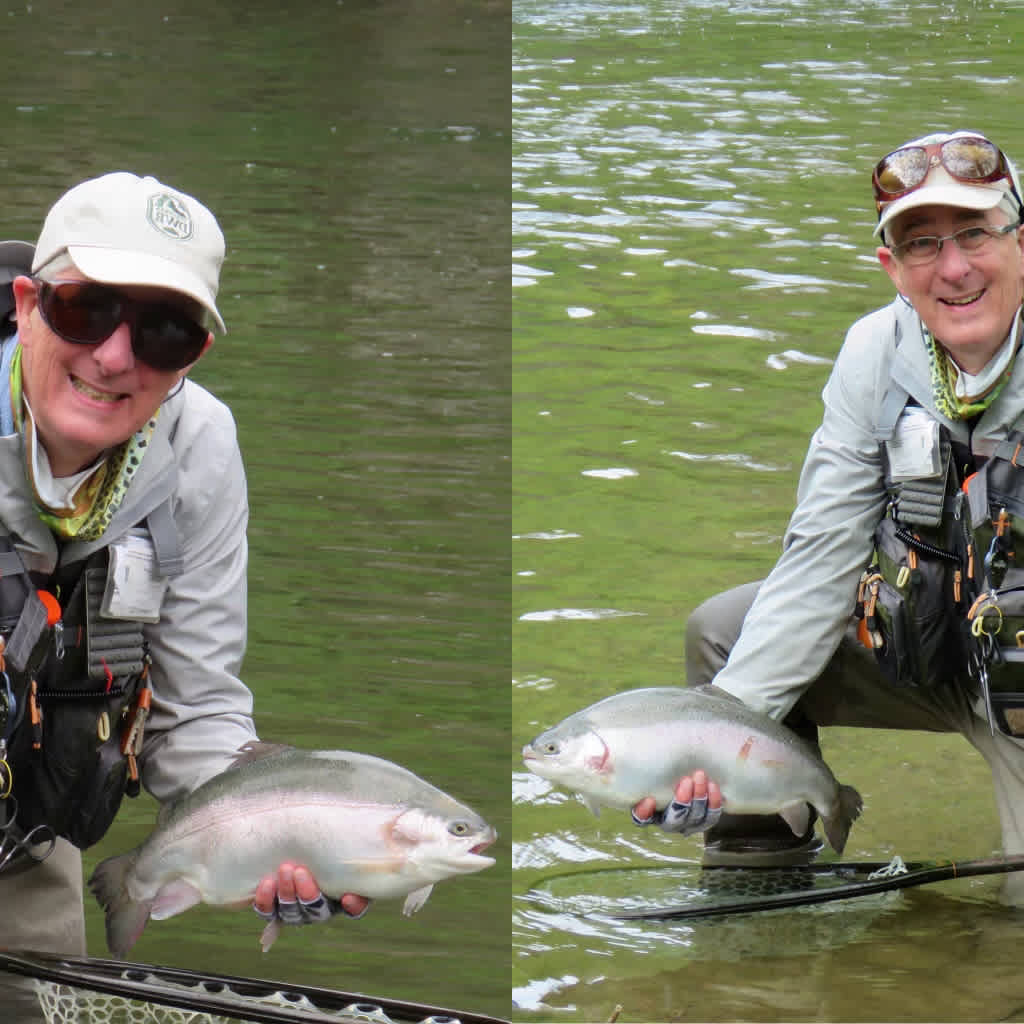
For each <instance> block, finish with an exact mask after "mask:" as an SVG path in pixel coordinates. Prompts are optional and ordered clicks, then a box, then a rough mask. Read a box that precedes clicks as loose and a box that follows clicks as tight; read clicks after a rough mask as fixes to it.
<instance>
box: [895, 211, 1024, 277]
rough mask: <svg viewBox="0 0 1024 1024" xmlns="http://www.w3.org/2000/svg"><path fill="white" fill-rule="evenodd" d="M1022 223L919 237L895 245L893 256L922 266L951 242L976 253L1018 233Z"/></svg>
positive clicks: (979, 227)
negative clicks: (1015, 232) (996, 240)
mask: <svg viewBox="0 0 1024 1024" xmlns="http://www.w3.org/2000/svg"><path fill="white" fill-rule="evenodd" d="M1020 223H1021V222H1020V221H1019V220H1018V221H1014V223H1012V224H1007V225H1006V226H1005V227H1000V228H995V227H991V226H990V225H987V224H972V225H971V226H970V227H966V228H961V229H960V230H959V231H954V232H953V234H951V235H919V236H918V237H917V238H908V239H907V240H906V241H905V242H900V244H899V245H894V246H893V247H892V254H893V255H894V256H895V257H896V259H898V260H901V261H902V262H904V263H907V264H910V265H911V266H921V265H922V264H924V263H931V261H932V260H934V259H936V258H937V257H938V255H939V253H940V252H942V247H943V245H945V244H946V242H950V241H951V242H953V243H954V244H955V245H956V247H957V248H958V249H959V250H960V251H961V252H965V253H975V252H979V251H980V250H982V249H983V248H984V247H985V246H986V245H988V243H989V242H991V241H993V240H994V239H996V238H1002V237H1003V236H1004V235H1008V234H1009V233H1010V232H1011V231H1016V230H1017V228H1019V227H1020Z"/></svg>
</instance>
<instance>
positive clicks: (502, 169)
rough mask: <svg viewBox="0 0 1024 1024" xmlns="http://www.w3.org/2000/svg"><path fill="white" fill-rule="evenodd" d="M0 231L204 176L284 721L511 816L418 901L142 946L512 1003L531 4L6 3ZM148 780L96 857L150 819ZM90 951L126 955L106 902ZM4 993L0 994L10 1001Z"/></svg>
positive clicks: (234, 922)
mask: <svg viewBox="0 0 1024 1024" xmlns="http://www.w3.org/2000/svg"><path fill="white" fill-rule="evenodd" d="M3 15H4V17H3V21H2V22H0V24H2V26H3V29H4V37H3V41H2V43H0V46H2V48H3V49H2V52H3V54H4V61H3V70H2V71H0V76H2V83H3V90H2V92H3V96H4V101H3V102H4V107H3V109H4V115H3V119H2V123H3V126H4V137H5V145H4V147H3V153H2V154H0V167H2V170H0V174H2V180H3V184H4V198H5V202H4V219H5V227H4V235H3V237H23V238H27V239H29V240H34V239H35V237H36V235H37V233H38V230H39V226H40V224H41V222H42V217H43V215H44V214H45V212H46V209H47V208H48V207H49V205H50V204H51V203H52V202H53V201H54V200H55V199H56V198H57V196H58V195H59V194H60V193H61V192H62V191H63V190H64V189H66V188H68V187H70V186H71V185H72V184H74V183H76V182H77V181H79V180H81V179H83V178H86V177H89V176H92V175H94V174H98V173H102V172H105V171H108V170H113V169H121V168H124V169H129V170H133V171H136V172H137V173H150V174H154V175H156V176H157V177H158V178H161V179H162V180H164V181H167V182H168V183H171V184H174V185H176V186H178V187H180V188H183V189H185V190H186V191H189V192H192V193H194V194H196V195H197V196H199V197H201V198H202V199H203V201H204V202H206V203H207V205H209V207H210V208H211V209H212V210H213V211H214V212H215V213H216V214H217V216H218V219H219V220H220V223H221V226H222V227H223V229H224V233H225V236H226V238H227V248H228V252H227V259H226V262H225V267H224V272H223V275H222V278H221V295H220V302H219V305H220V309H221V312H222V313H223V315H224V319H225V320H226V322H227V325H228V332H229V333H228V334H227V335H226V336H224V337H218V339H217V342H216V345H215V346H214V348H213V350H212V351H211V353H210V355H209V356H208V357H207V359H205V360H204V361H203V363H202V364H201V365H200V366H199V367H198V368H197V370H196V377H197V379H198V380H200V382H201V383H203V384H205V385H206V386H208V387H209V388H211V389H212V390H213V391H214V392H215V393H216V394H217V395H219V396H220V397H221V398H223V399H224V400H225V401H227V402H228V403H229V404H230V405H231V407H232V409H233V411H234V413H235V416H236V418H237V421H238V427H239V433H240V437H241V443H242V448H243V453H244V455H245V459H246V468H247V472H248V477H249V487H250V505H251V528H250V546H251V564H250V581H249V582H250V587H249V604H250V609H249V610H250V645H249V650H248V654H247V658H246V663H245V667H244V672H243V675H244V677H245V679H246V681H247V682H248V683H249V685H250V686H251V687H252V689H253V691H254V693H255V697H256V708H257V712H256V718H257V725H258V727H259V730H260V733H261V736H263V737H264V738H266V739H272V740H280V741H286V742H293V743H297V744H301V745H303V746H309V747H322V748H335V749H337V748H351V749H355V750H363V751H367V752H370V753H375V754H378V755H380V756H383V757H387V758H389V759H391V760H394V761H397V762H399V763H401V764H403V765H405V766H406V767H408V768H410V769H412V770H414V771H416V772H417V773H418V774H420V775H422V776H424V777H425V778H427V779H429V780H430V781H432V782H433V783H434V784H436V785H438V786H440V787H441V788H443V789H446V790H447V791H449V792H451V793H452V794H453V795H454V796H456V797H458V798H459V799H461V800H463V801H464V802H466V803H468V804H469V805H470V806H472V807H474V808H475V809H476V810H478V811H479V812H480V813H481V814H482V815H484V816H485V817H486V818H487V819H489V820H490V821H491V822H493V824H494V825H495V827H496V828H497V830H498V833H499V840H498V842H497V843H496V844H495V846H494V847H493V850H494V853H495V856H496V858H497V860H498V864H497V865H496V866H495V867H494V868H491V869H490V870H488V871H485V872H483V873H481V874H479V875H473V876H467V877H464V878H459V879H455V880H452V881H450V882H447V883H444V884H441V885H438V886H437V888H436V890H435V892H434V894H433V896H432V897H431V899H430V901H429V902H428V903H427V905H426V906H425V907H424V908H423V910H421V911H420V912H419V914H418V915H416V916H415V917H413V918H409V919H406V918H404V917H402V915H401V913H400V909H401V905H400V903H396V902H390V903H381V904H379V905H376V906H374V907H373V908H372V910H371V912H370V913H369V914H368V915H367V916H366V917H365V918H363V919H362V920H360V921H358V922H349V921H343V920H337V921H335V922H332V923H331V925H330V926H325V927H318V928H305V929H293V930H291V931H290V932H289V933H288V934H287V935H286V936H285V937H284V938H283V939H282V940H280V941H279V942H278V943H277V945H276V946H275V948H274V949H273V950H272V951H271V952H270V953H269V954H267V955H266V956H264V955H262V954H261V953H260V951H259V944H258V937H259V932H260V929H261V923H260V921H259V919H258V918H256V916H255V915H253V914H251V913H250V912H248V911H214V910H210V909H208V908H205V907H203V908H197V909H195V910H193V911H191V912H190V913H188V914H183V915H181V916H180V917H178V918H176V919H174V920H171V921H167V922H163V923H155V922H154V923H153V924H151V925H150V927H149V928H148V929H147V931H146V933H145V935H144V936H143V938H142V939H141V941H140V942H139V943H138V944H137V945H136V946H135V947H134V949H133V950H132V953H131V956H132V957H133V958H134V959H138V960H142V961H148V962H152V963H157V964H168V965H175V966H181V967H185V968H191V969H199V970H216V971H221V972H225V973H229V974H237V975H255V976H258V977H264V978H271V979H279V980H283V981H293V982H296V983H298V982H304V983H309V984H314V985H320V986H327V987H331V988H338V989H343V990H347V991H355V992H362V993H366V994H368V995H378V996H384V997H391V998H401V999H407V1000H413V1001H418V1002H426V1003H432V1004H436V1005H441V1006H453V1007H455V1008H457V1009H460V1008H461V1009H465V1010H475V1011H477V1012H489V1013H491V1014H501V1013H504V1012H506V1011H507V1009H508V1005H509V982H508V973H507V972H508V957H509V953H508V948H509V946H508V927H509V925H508V922H509V918H510V914H511V895H512V874H511V855H510V844H509V841H508V838H507V833H508V817H509V799H508V792H509V770H508V756H507V745H508V736H509V708H508V704H507V701H506V700H505V699H504V698H505V694H506V691H507V689H508V687H507V679H508V669H507V667H506V665H507V660H505V655H504V654H503V653H502V648H501V645H500V644H499V643H497V642H496V638H500V637H501V636H502V635H506V634H507V632H508V621H507V618H506V605H505V604H504V603H503V602H502V601H501V600H500V595H501V593H502V591H503V589H505V580H504V578H505V570H504V568H503V567H502V565H501V562H502V550H503V547H507V544H506V539H507V533H506V531H505V530H504V528H503V527H502V526H501V525H500V524H501V521H502V518H503V517H504V516H505V515H506V514H507V510H506V507H505V503H504V501H503V500H502V499H500V498H499V497H498V495H497V491H496V484H497V482H498V481H499V480H500V474H499V473H498V472H497V462H498V459H499V457H500V455H501V454H502V453H503V448H502V447H501V445H500V443H499V439H500V438H501V436H502V435H503V434H504V433H505V432H507V429H508V428H507V423H508V417H507V415H506V412H505V407H506V405H507V397H506V395H507V391H506V389H505V386H504V383H503V377H502V372H501V363H500V357H501V353H502V351H503V349H504V347H505V345H504V341H503V340H502V338H503V334H504V333H505V331H506V330H507V315H506V312H505V310H506V309H507V306H508V296H509V286H508V280H509V256H508V254H509V245H508V233H509V220H508V193H509V184H508V183H509V175H510V133H509V87H508V81H509V69H508V52H509V38H510V23H509V16H508V11H507V10H506V9H504V8H503V7H502V5H501V4H499V3H488V2H480V3H457V2H456V3H438V2H432V0H426V2H416V0H412V2H405V0H402V2H387V0H383V2H370V0H344V2H340V0H337V2H336V0H329V2H313V3H303V4H288V3H269V2H266V0H246V2H245V3H238V2H235V0H226V2H223V3H215V4H211V3H200V2H196V0H171V2H170V3H166V4H165V3H159V4H157V3H153V2H150V0H141V2H137V3H135V2H133V3H129V2H125V0H113V2H111V3H105V4H65V3H57V2H49V0H43V2H42V3H40V2H35V0H34V2H32V3H31V4H19V5H7V6H5V7H4V9H3ZM153 813H154V806H153V804H152V803H151V802H150V801H146V800H140V801H139V802H137V803H129V804H127V805H126V806H125V809H124V810H123V812H122V814H121V816H120V818H119V820H118V823H117V825H116V826H115V828H114V829H113V830H112V831H111V832H110V833H109V834H108V836H107V837H106V838H105V839H104V840H103V842H101V843H100V844H98V845H97V846H96V847H94V848H93V849H91V850H89V851H88V853H87V858H86V860H87V864H86V869H87V870H90V869H91V866H92V864H94V863H95V862H96V860H98V859H99V858H101V857H103V856H107V855H110V854H112V853H114V852H119V851H121V850H124V849H127V848H128V847H129V846H131V845H134V844H135V843H136V842H138V841H139V840H140V839H141V838H142V837H143V836H144V835H145V834H146V833H147V832H148V830H149V829H150V828H151V827H152V821H153ZM88 914H89V917H88V926H89V941H90V952H91V953H93V954H94V955H98V956H103V955H106V948H105V944H104V940H103V929H102V918H101V915H100V913H99V908H98V907H97V906H96V905H95V904H94V903H93V902H92V899H91V897H89V906H88ZM2 1017H3V1014H2V1012H0V1018H2Z"/></svg>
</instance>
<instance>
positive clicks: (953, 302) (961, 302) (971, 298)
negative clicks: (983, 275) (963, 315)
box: [943, 292, 981, 306]
mask: <svg viewBox="0 0 1024 1024" xmlns="http://www.w3.org/2000/svg"><path fill="white" fill-rule="evenodd" d="M980 298H981V292H975V293H974V294H973V295H968V296H967V297H966V298H963V299H944V300H943V301H944V302H945V303H946V305H947V306H969V305H970V304H971V303H972V302H977V301H978V299H980Z"/></svg>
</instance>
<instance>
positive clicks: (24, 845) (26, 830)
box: [0, 537, 151, 873]
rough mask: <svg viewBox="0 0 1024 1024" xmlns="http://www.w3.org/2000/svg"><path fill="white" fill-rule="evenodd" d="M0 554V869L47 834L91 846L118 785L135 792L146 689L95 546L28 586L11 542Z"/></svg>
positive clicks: (138, 637) (129, 626) (38, 846)
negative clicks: (41, 585)
mask: <svg viewBox="0 0 1024 1024" xmlns="http://www.w3.org/2000/svg"><path fill="white" fill-rule="evenodd" d="M5 542H6V544H7V545H8V546H9V545H10V540H9V538H2V537H0V546H2V545H3V544H4V543H5ZM5 556H6V558H7V561H8V563H9V565H8V568H10V569H12V570H13V571H12V574H11V575H10V576H7V575H5V574H4V573H3V571H2V567H0V744H2V747H0V753H2V757H0V821H2V824H0V835H2V841H0V871H6V872H8V873H9V872H10V871H13V870H17V869H18V868H20V867H28V866H31V864H32V863H33V862H34V861H36V860H39V859H42V858H43V857H45V856H46V855H48V854H49V852H50V851H51V850H52V848H53V846H54V844H55V843H56V838H57V837H58V836H62V837H64V838H66V839H68V840H69V841H70V842H71V843H72V844H74V845H75V846H78V847H79V848H81V849H85V848H86V847H88V846H90V845H92V843H94V842H96V841H97V840H98V839H99V838H100V837H101V836H102V835H103V834H104V833H105V832H106V830H107V828H109V826H110V823H111V822H112V821H113V818H114V816H115V814H116V812H117V810H118V808H119V807H120V804H121V800H122V798H123V796H124V795H125V794H126V793H127V794H129V795H136V794H137V793H138V792H139V771H138V765H137V763H136V759H137V756H138V754H139V753H140V752H141V748H142V740H143V730H144V726H145V721H146V717H147V714H148V710H149V704H150V700H151V692H150V690H149V686H148V667H149V658H148V653H147V646H146V642H145V639H144V635H143V632H142V623H141V622H139V621H136V620H133V619H121V618H113V617H110V616H107V615H105V614H104V612H103V601H104V592H105V588H106V585H107V578H108V562H109V555H108V551H107V549H101V550H100V551H98V552H95V553H94V554H93V555H91V556H90V557H89V558H88V559H86V560H85V561H84V562H78V563H73V564H70V565H68V566H65V567H61V568H60V569H58V571H57V572H56V573H55V574H54V576H53V577H52V579H51V580H49V581H48V584H47V585H48V587H49V588H50V590H40V589H37V588H36V587H35V586H34V585H33V583H34V582H35V581H34V580H32V579H31V578H30V577H29V574H28V573H26V572H25V570H24V568H23V567H22V566H21V560H20V558H18V556H17V553H16V552H15V551H14V550H13V547H10V546H9V547H8V550H6V551H3V550H0V561H2V560H3V559H4V558H5ZM13 559H17V566H15V564H14V561H13ZM5 588H6V589H5ZM51 590H52V591H53V592H52V593H51V592H50V591H51ZM55 594H56V595H60V596H61V598H62V600H58V598H57V597H56V596H54V595H55Z"/></svg>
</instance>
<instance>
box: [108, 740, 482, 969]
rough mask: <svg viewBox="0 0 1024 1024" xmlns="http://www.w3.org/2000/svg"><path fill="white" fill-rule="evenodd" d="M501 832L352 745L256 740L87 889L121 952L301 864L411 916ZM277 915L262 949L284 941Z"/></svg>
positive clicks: (245, 898)
mask: <svg viewBox="0 0 1024 1024" xmlns="http://www.w3.org/2000/svg"><path fill="white" fill-rule="evenodd" d="M496 838H497V833H496V832H495V830H494V829H493V828H492V827H491V826H490V825H489V824H488V823H487V822H486V821H484V820H483V818H481V817H480V816H479V815H478V814H476V813H475V812H474V811H472V810H470V809H469V808H468V807H466V806H464V805H463V804H460V803H458V802H457V801H456V800H454V799H452V797H450V796H448V794H447V793H444V792H442V791H441V790H439V789H436V788H435V787H434V786H432V785H430V784H429V783H428V782H425V781H424V780H423V779H421V778H419V777H418V776H416V775H414V774H413V773H412V772H410V771H408V770H406V769H405V768H402V767H399V766H398V765H396V764H392V763H391V762H390V761H385V760H382V759H381V758H378V757H371V756H370V755H368V754H356V753H352V752H350V751H330V750H312V751H304V750H297V749H295V748H292V747H280V746H276V745H272V744H253V745H252V746H251V748H250V749H249V750H247V751H246V752H245V753H243V754H242V756H240V757H239V759H238V760H237V761H236V762H235V764H234V765H233V766H232V767H231V768H229V769H228V770H227V771H225V772H222V773H221V774H220V775H216V776H214V777H213V778H212V779H210V780H208V781H207V782H205V783H204V784H203V785H202V786H200V787H199V788H198V789H196V790H195V791H194V792H193V793H190V794H188V795H187V796H185V797H184V798H183V799H181V800H180V801H178V802H177V803H175V804H174V805H172V806H170V807H169V808H166V809H165V810H164V811H162V813H161V815H160V817H159V819H158V821H157V827H156V829H155V831H154V832H153V833H152V834H151V835H150V836H149V838H148V839H146V841H145V842H144V843H143V844H142V845H141V846H139V847H138V848H137V849H135V850H133V851H131V852H130V853H125V854H122V855H120V856H117V857H110V858H108V859H107V860H104V861H102V862H101V863H100V864H99V865H98V866H97V868H96V870H95V871H94V872H93V874H92V877H91V878H90V879H89V888H90V889H91V890H92V892H93V893H94V894H95V896H96V898H97V899H98V900H99V902H100V904H101V906H102V907H103V908H104V910H105V911H106V927H107V945H108V946H109V947H110V950H111V952H112V953H113V954H114V955H115V956H117V957H123V956H125V955H126V954H127V952H128V950H129V949H131V947H132V946H133V945H134V944H135V942H136V941H137V939H138V938H139V936H140V935H141V934H142V930H143V928H144V927H145V926H146V922H147V921H148V920H149V919H150V918H153V919H154V920H157V921H159V920H163V919H164V918H167V917H173V916H174V915H175V914H180V913H181V912H182V911H184V910H188V908H189V907H192V906H194V905H195V904H197V903H200V902H202V903H210V904H214V905H217V906H228V905H247V904H250V903H251V902H252V899H253V896H254V894H255V891H256V886H257V884H258V883H259V881H260V879H262V878H263V877H264V876H266V875H269V874H273V873H275V872H276V870H277V868H278V866H279V865H280V864H282V863H284V862H285V861H292V862H294V863H296V864H304V865H305V866H306V867H308V868H309V870H310V872H311V873H312V875H313V877H314V878H315V879H316V881H317V883H318V884H319V886H320V887H321V889H322V890H323V891H324V892H325V893H326V894H328V895H329V896H333V897H335V898H337V897H340V896H341V895H342V894H343V893H346V892H351V893H357V894H359V895H361V896H367V897H370V898H371V899H393V898H401V897H405V904H404V907H403V912H404V913H405V914H406V915H409V914H412V913H415V911H417V910H419V908H420V907H422V906H423V904H424V903H425V902H426V901H427V897H428V896H429V895H430V891H431V889H432V888H433V885H434V883H435V882H439V881H441V880H442V879H445V878H449V877H451V876H452V875H461V874H469V873H470V872H474V871H480V870H481V869H483V868H486V867H490V866H491V865H492V864H493V863H494V860H493V858H491V857H483V856H481V855H480V854H481V851H482V850H484V849H486V848H487V847H488V846H490V844H491V843H493V842H494V840H495V839H496ZM278 930H279V924H278V922H277V921H272V922H271V923H270V924H268V925H267V927H266V928H265V929H264V932H263V935H262V943H263V949H264V951H266V950H267V949H269V948H270V946H271V945H272V944H273V942H274V939H275V938H276V937H277V934H278Z"/></svg>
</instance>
